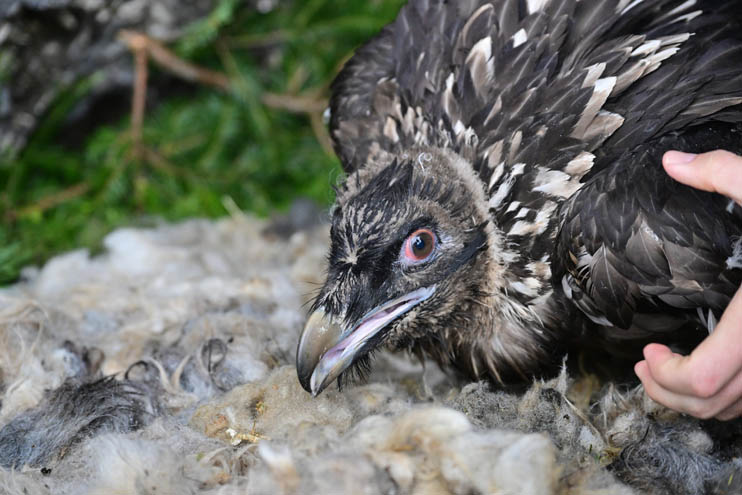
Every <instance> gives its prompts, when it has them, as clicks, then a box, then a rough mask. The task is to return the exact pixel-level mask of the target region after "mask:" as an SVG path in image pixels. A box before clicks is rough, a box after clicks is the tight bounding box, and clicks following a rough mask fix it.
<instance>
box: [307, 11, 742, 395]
mask: <svg viewBox="0 0 742 495" xmlns="http://www.w3.org/2000/svg"><path fill="white" fill-rule="evenodd" d="M332 89H333V96H332V99H331V132H332V137H333V141H334V144H335V148H336V151H337V153H338V155H339V156H340V158H341V161H342V163H343V167H344V169H345V170H346V172H347V173H348V174H349V176H348V178H347V180H346V181H345V183H344V184H343V185H342V186H341V187H340V188H339V190H338V199H337V203H336V207H335V210H334V214H333V229H332V234H331V236H332V248H331V254H330V268H329V270H328V281H327V283H326V285H325V287H324V288H323V289H322V291H321V293H320V294H319V296H318V298H317V300H316V302H315V309H318V310H321V311H322V312H323V315H327V319H328V321H329V320H332V321H335V322H337V325H338V328H340V327H342V330H338V332H339V333H338V334H337V335H336V337H337V338H336V339H334V340H332V339H331V340H332V342H329V341H328V342H329V343H328V342H326V343H325V344H323V345H324V347H322V346H320V347H322V348H321V349H317V350H315V352H314V354H317V355H316V356H312V359H309V360H307V359H306V356H307V355H309V354H312V353H309V354H307V353H306V352H305V353H304V355H303V357H302V356H301V355H302V352H303V351H302V348H301V346H300V349H299V354H300V359H299V361H300V362H299V363H298V364H299V367H300V368H302V365H303V366H304V368H305V369H304V370H303V371H304V374H305V375H306V373H307V372H308V373H310V374H311V373H312V371H313V370H314V369H315V365H317V363H318V362H320V361H322V359H324V355H325V354H326V353H327V352H328V349H329V348H330V347H332V349H335V350H337V349H340V350H345V347H343V345H344V344H343V345H341V344H339V343H338V342H340V341H342V342H345V341H347V340H348V339H349V338H350V337H349V336H350V334H352V333H353V332H357V330H358V329H361V330H364V331H365V330H368V329H369V328H371V327H373V329H374V332H375V333H374V332H370V330H369V335H371V336H370V337H369V338H368V339H366V340H363V342H362V345H361V344H359V346H360V347H358V348H357V349H355V348H354V350H353V353H352V355H351V353H349V351H348V352H346V354H347V355H348V356H349V357H348V356H346V357H345V358H344V359H345V360H344V361H343V366H344V368H343V369H345V368H347V367H348V366H349V365H350V364H352V363H355V362H357V361H358V360H359V359H360V358H362V357H363V356H364V355H366V354H367V353H368V352H369V351H370V350H372V349H373V348H374V347H376V346H378V345H380V344H382V343H386V344H389V345H391V346H393V347H397V348H408V349H412V350H422V351H425V352H428V353H429V354H431V355H432V356H433V357H435V358H436V359H437V360H438V361H439V362H441V363H442V364H444V365H452V366H455V367H457V368H460V369H462V370H464V371H466V372H468V373H469V374H470V375H472V376H473V377H480V376H490V377H493V378H495V379H498V380H501V381H509V380H512V379H514V378H518V377H520V378H524V377H527V376H529V375H531V374H532V373H534V372H536V371H537V370H538V369H539V368H540V367H542V366H543V365H544V364H545V363H547V362H548V361H550V360H551V361H553V358H555V357H556V356H554V350H555V348H556V347H558V346H559V345H560V344H566V343H568V342H574V341H575V340H580V339H586V340H594V341H602V342H606V341H607V342H610V343H611V347H615V349H616V351H617V352H620V351H621V349H622V348H623V347H627V348H630V347H631V344H632V343H633V344H635V343H640V342H646V341H647V340H648V339H653V338H654V339H661V340H665V341H668V342H678V343H681V344H686V345H693V344H694V343H697V342H698V341H699V340H700V339H702V338H703V332H704V331H705V327H708V326H711V327H713V322H714V321H715V319H716V318H718V317H719V315H720V314H721V312H722V311H723V309H724V308H725V307H726V305H727V304H728V302H729V300H730V298H731V295H732V294H733V293H734V291H735V290H736V289H737V288H738V287H739V285H740V282H742V244H741V243H742V241H740V237H741V236H742V207H740V206H739V205H737V204H735V203H733V202H730V200H728V199H727V198H724V197H722V196H719V195H715V194H710V193H705V192H699V191H695V190H692V189H690V188H688V187H686V186H683V185H680V184H678V183H675V182H673V181H672V180H671V179H669V178H668V177H667V176H666V175H664V172H663V171H662V167H661V165H660V159H661V156H662V153H663V152H664V151H666V150H668V149H673V148H681V149H685V150H686V151H692V152H701V151H708V150H711V149H715V148H725V149H728V150H730V151H733V152H742V5H738V4H737V2H724V1H718V0H705V1H704V0H688V1H682V0H635V1H628V0H595V1H586V0H581V1H579V0H564V1H556V0H552V1H549V0H494V1H491V2H485V1H481V0H467V1H460V2H443V1H433V0H412V1H411V2H410V3H409V4H408V5H407V6H405V7H404V8H403V9H402V11H401V12H400V14H399V16H398V17H397V19H396V20H395V21H394V22H393V23H392V24H390V25H389V26H387V27H386V28H384V30H382V32H381V33H380V34H379V35H378V36H377V37H376V38H374V39H373V40H371V41H370V42H369V43H367V44H366V45H365V46H363V47H361V48H360V49H359V50H358V51H357V53H356V55H355V56H354V57H353V58H352V59H351V60H350V61H349V62H348V63H347V64H346V66H345V68H344V69H343V71H342V72H341V73H340V75H339V76H338V78H337V79H336V81H335V83H334V84H333V88H332ZM419 228H426V229H432V231H434V232H435V235H436V236H437V240H436V243H437V244H436V250H435V252H434V253H433V256H430V257H429V259H426V260H424V262H421V263H418V262H415V263H409V260H407V259H406V258H404V257H403V256H402V253H400V246H404V245H405V244H403V243H404V242H407V241H406V240H405V239H406V238H407V237H408V236H410V235H411V233H413V232H415V229H419ZM415 239H417V238H415ZM422 288H425V289H426V290H428V292H430V293H429V294H428V292H426V293H425V294H426V295H425V296H424V299H423V298H422V296H419V297H417V298H413V299H414V300H413V299H410V300H406V299H405V298H404V297H405V296H404V295H405V294H408V293H412V292H414V291H415V290H422ZM415 294H418V293H417V292H415ZM395 298H396V299H395ZM390 300H394V301H402V302H401V303H399V304H398V305H397V306H393V307H391V306H390V307H387V306H384V304H385V301H390ZM379 308H382V309H383V311H382V312H381V313H379ZM389 308H392V309H394V308H400V309H399V310H398V312H400V314H399V316H398V317H397V316H394V318H393V317H392V316H393V315H391V313H390V311H391V310H390V309H389ZM379 315H381V317H383V318H387V316H388V318H387V319H385V320H384V325H383V326H382V325H381V324H378V325H376V326H374V325H370V324H368V321H375V320H378V319H379V318H380V316H379ZM383 318H382V319H383ZM387 320H388V321H387ZM702 322H703V324H702ZM377 327H378V328H377ZM309 334H312V335H313V332H309V333H308V332H307V331H306V330H305V335H304V336H303V342H306V341H308V340H309V338H310V337H309V336H308V335H309ZM310 336H311V335H310ZM359 342H360V341H359ZM302 345H303V346H306V345H307V344H304V343H303V344H302ZM333 346H334V347H333ZM338 346H339V347H338ZM332 349H329V350H332ZM333 359H335V358H333ZM303 361H307V362H303ZM330 361H332V362H333V363H335V361H334V360H330ZM307 363H310V364H309V365H308V364H307ZM307 366H308V367H307ZM338 366H339V365H338ZM310 368H311V369H310ZM336 368H337V369H335V371H333V373H329V372H328V374H327V376H330V375H332V377H335V376H337V374H338V373H339V371H338V370H339V369H340V368H339V367H337V366H336ZM341 371H342V370H341ZM301 374H302V369H300V375H301ZM302 381H303V383H305V387H306V388H308V389H311V390H312V391H314V392H317V391H318V390H321V388H322V387H323V386H325V385H322V387H320V386H319V384H315V385H316V386H310V385H309V376H305V377H304V378H303V380H302Z"/></svg>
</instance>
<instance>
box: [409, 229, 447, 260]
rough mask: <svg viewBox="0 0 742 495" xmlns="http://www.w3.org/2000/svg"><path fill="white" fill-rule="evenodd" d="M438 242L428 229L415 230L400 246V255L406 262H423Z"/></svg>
mask: <svg viewBox="0 0 742 495" xmlns="http://www.w3.org/2000/svg"><path fill="white" fill-rule="evenodd" d="M437 242H438V240H437V238H436V237H435V234H434V233H433V231H432V230H430V229H417V230H416V231H415V232H413V233H412V234H410V235H409V237H407V239H405V241H404V245H403V246H402V254H403V255H404V258H405V260H406V261H411V262H413V263H416V262H419V261H425V260H426V259H428V258H430V256H431V255H432V254H433V251H435V247H436V244H437Z"/></svg>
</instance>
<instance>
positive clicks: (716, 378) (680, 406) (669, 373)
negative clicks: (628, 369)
mask: <svg viewBox="0 0 742 495" xmlns="http://www.w3.org/2000/svg"><path fill="white" fill-rule="evenodd" d="M662 164H663V165H664V166H665V170H666V171H667V173H668V174H669V175H670V176H671V177H672V178H673V179H675V180H677V181H679V182H682V183H683V184H687V185H689V186H692V187H695V188H698V189H703V190H705V191H712V192H717V193H720V194H723V195H725V196H727V197H729V198H731V199H733V200H735V201H736V202H737V203H739V204H740V205H742V157H740V156H737V155H734V154H732V153H729V152H727V151H720V150H717V151H712V152H709V153H703V154H700V155H690V154H687V153H680V152H677V151H668V152H667V153H665V155H664V156H663V158H662ZM634 371H635V373H636V374H637V376H638V377H639V379H640V380H641V381H642V383H643V384H644V390H645V391H646V392H647V394H648V395H649V396H650V397H651V398H652V399H654V400H655V401H657V402H659V403H660V404H663V405H665V406H667V407H669V408H671V409H674V410H676V411H680V412H684V413H687V414H690V415H692V416H696V417H698V418H704V419H706V418H717V419H720V420H730V419H734V418H736V417H738V416H740V415H742V288H740V289H739V290H737V293H736V294H735V295H734V297H733V298H732V301H731V302H730V303H729V306H727V309H726V311H724V314H723V315H722V317H721V319H720V320H719V322H718V323H717V325H716V328H715V330H714V331H713V333H712V334H711V335H709V336H708V337H707V338H706V339H705V340H704V341H703V342H701V344H699V345H698V347H696V348H695V349H694V350H693V352H692V353H691V354H690V355H688V356H682V355H680V354H676V353H674V352H672V351H671V350H670V349H669V348H668V347H666V346H664V345H661V344H649V345H647V346H646V347H645V348H644V360H643V361H639V362H638V363H636V365H635V366H634Z"/></svg>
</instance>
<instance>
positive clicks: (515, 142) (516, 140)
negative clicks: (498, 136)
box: [508, 129, 525, 167]
mask: <svg viewBox="0 0 742 495" xmlns="http://www.w3.org/2000/svg"><path fill="white" fill-rule="evenodd" d="M522 140H523V131H521V130H520V129H518V130H517V131H515V132H514V133H513V137H512V138H510V150H509V151H508V161H513V159H514V158H515V155H516V154H517V153H518V150H520V143H521V141H522ZM515 166H516V165H513V167H515ZM524 166H525V165H524Z"/></svg>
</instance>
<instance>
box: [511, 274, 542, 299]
mask: <svg viewBox="0 0 742 495" xmlns="http://www.w3.org/2000/svg"><path fill="white" fill-rule="evenodd" d="M534 282H535V284H534ZM508 286H509V287H510V288H511V289H513V290H514V291H516V292H520V293H521V294H524V295H526V296H530V297H536V296H537V295H538V290H539V289H540V288H541V283H540V282H539V281H538V280H537V279H535V278H531V277H529V278H526V279H523V280H514V281H511V282H510V283H509V284H508Z"/></svg>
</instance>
